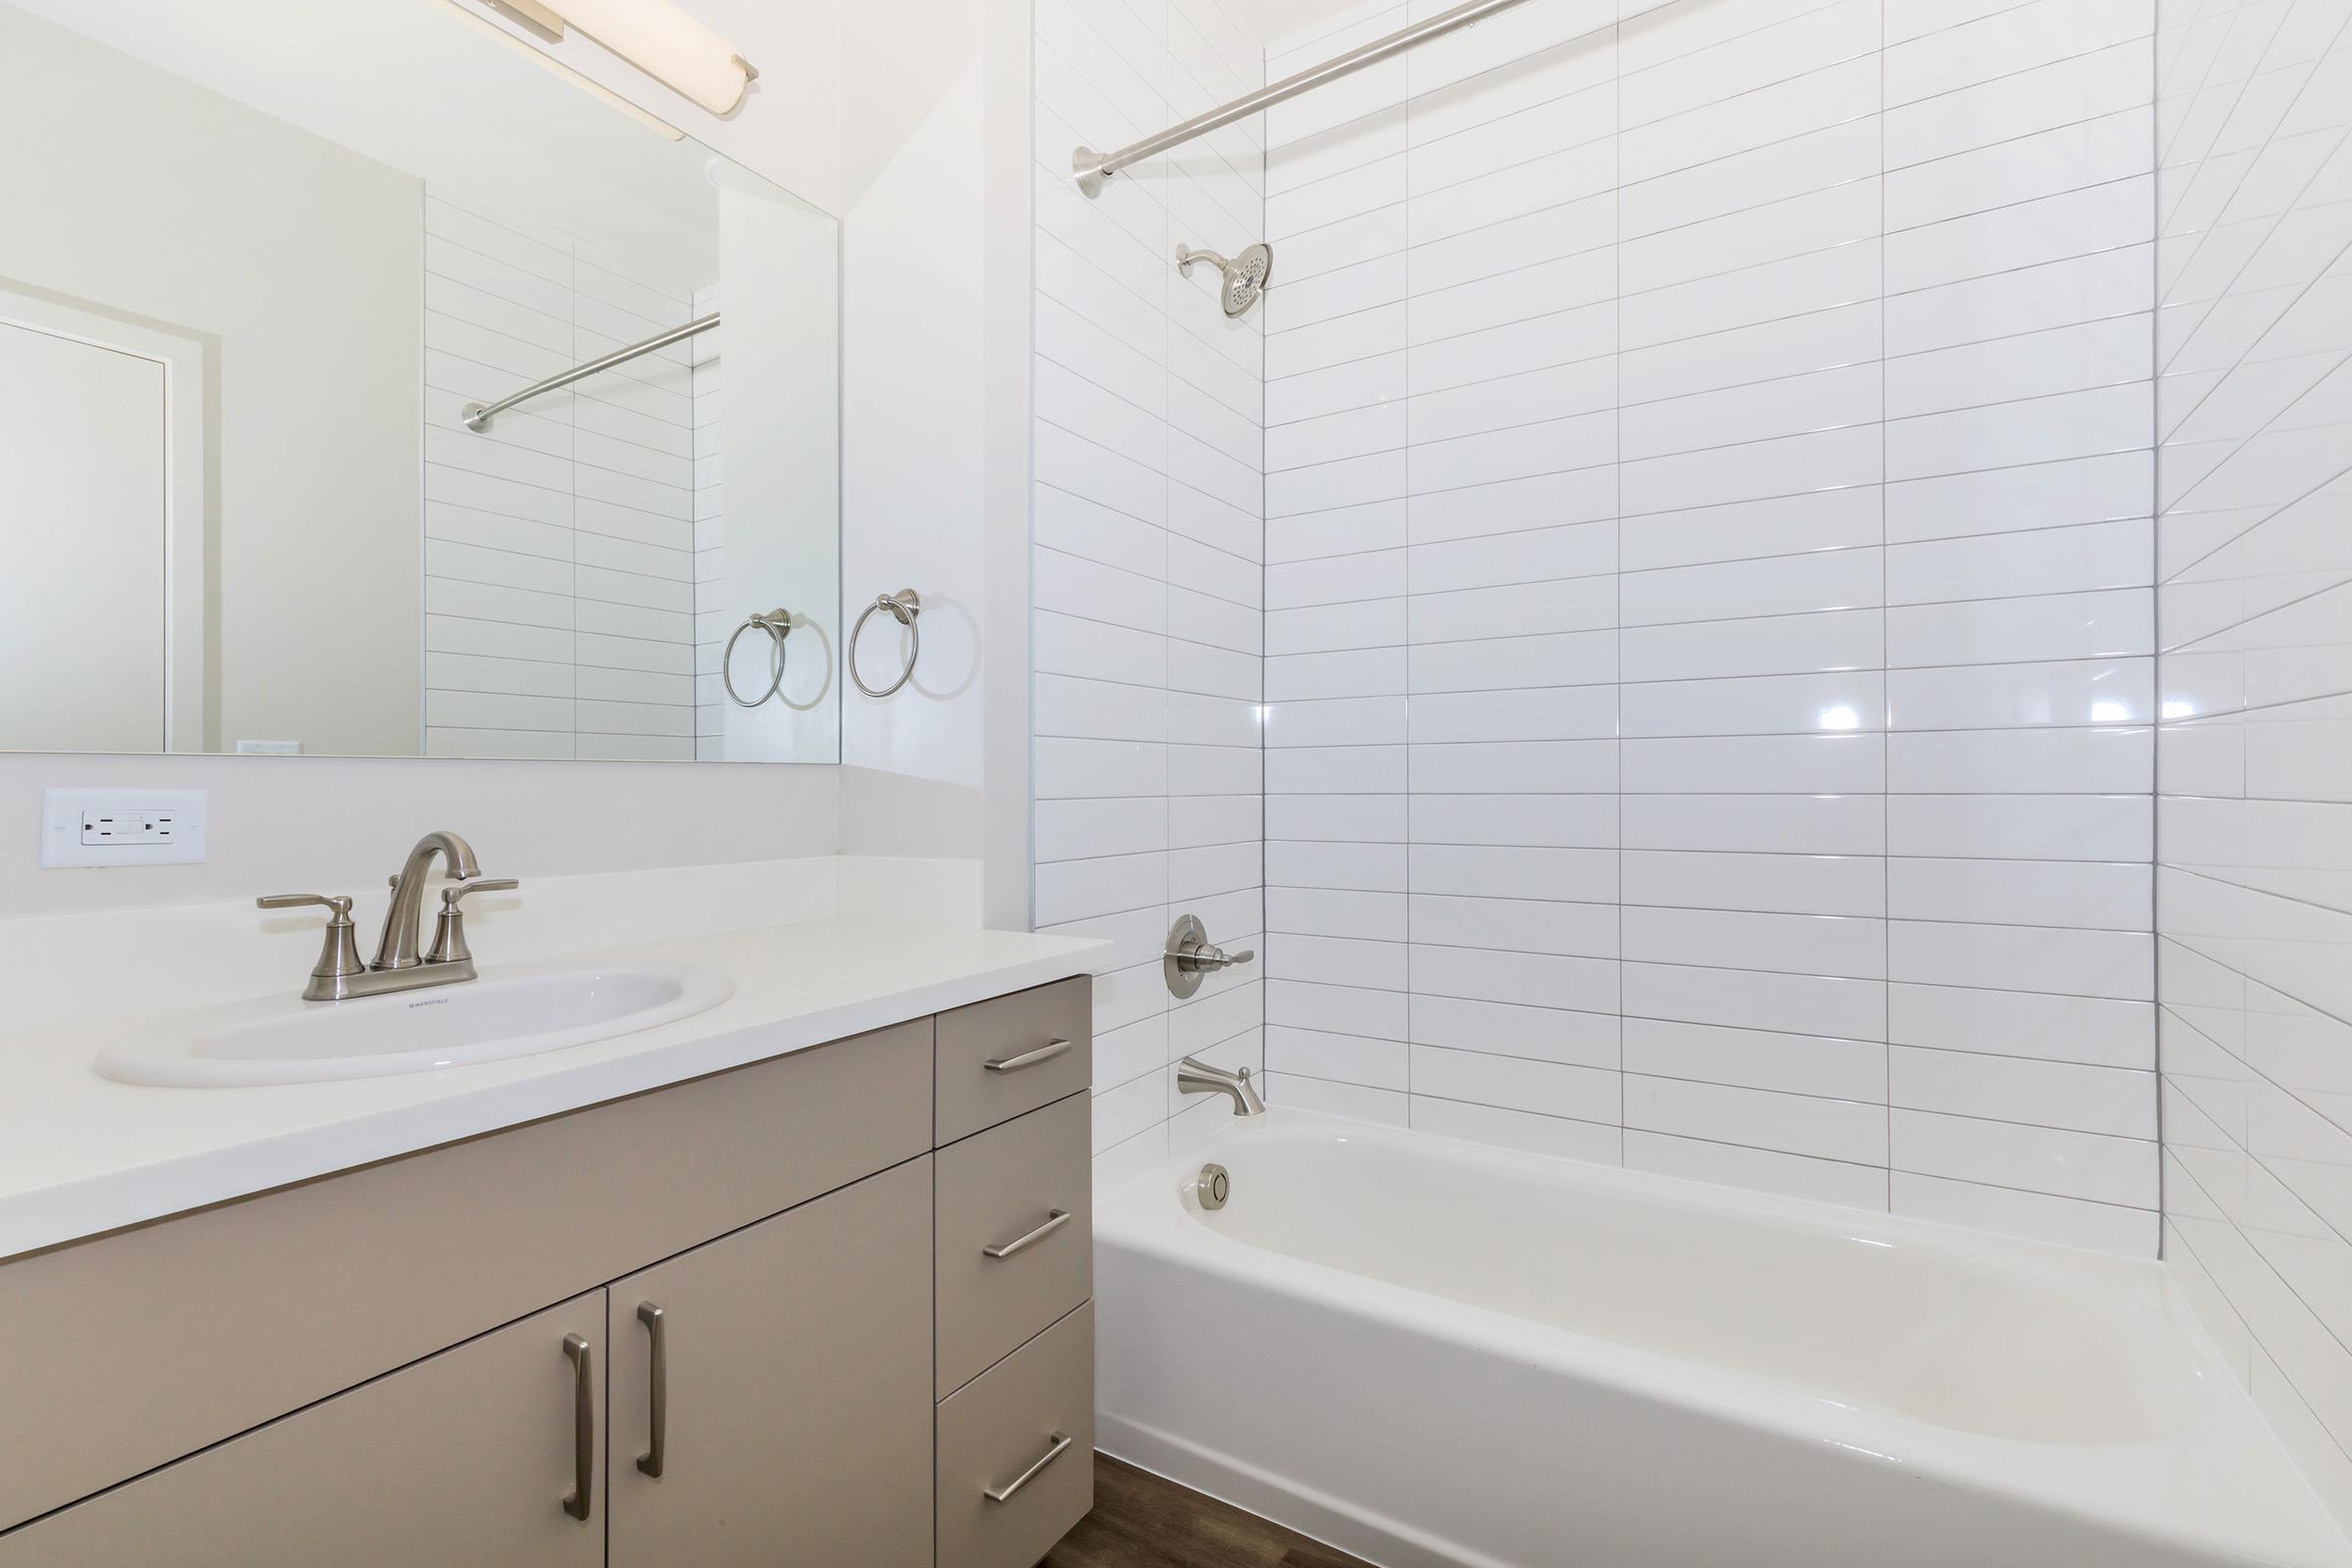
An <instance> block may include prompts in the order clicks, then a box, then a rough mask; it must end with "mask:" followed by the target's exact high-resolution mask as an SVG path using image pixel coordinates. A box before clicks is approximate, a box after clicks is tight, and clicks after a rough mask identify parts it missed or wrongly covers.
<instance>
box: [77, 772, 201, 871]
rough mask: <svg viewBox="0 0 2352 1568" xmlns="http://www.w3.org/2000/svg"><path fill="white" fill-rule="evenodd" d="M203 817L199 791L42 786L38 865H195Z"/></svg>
mask: <svg viewBox="0 0 2352 1568" xmlns="http://www.w3.org/2000/svg"><path fill="white" fill-rule="evenodd" d="M205 816H206V810H205V792H204V791H203V790H44V791H42V792H41V864H42V865H44V866H48V867H53V868H54V867H62V866H77V865H80V866H91V865H95V866H106V865H195V864H199V863H201V862H202V861H203V859H204V838H205Z"/></svg>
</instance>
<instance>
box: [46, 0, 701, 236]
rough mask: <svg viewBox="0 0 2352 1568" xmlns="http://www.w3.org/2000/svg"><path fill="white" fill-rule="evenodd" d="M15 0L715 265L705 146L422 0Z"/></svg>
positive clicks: (214, 82)
mask: <svg viewBox="0 0 2352 1568" xmlns="http://www.w3.org/2000/svg"><path fill="white" fill-rule="evenodd" d="M15 4H16V5H17V6H18V8H19V9H22V10H25V11H29V12H32V13H34V14H35V15H38V16H40V17H43V18H45V19H46V20H48V21H50V22H53V23H56V24H58V25H62V26H66V27H71V28H73V30H74V31H76V32H79V33H82V34H84V35H85V36H87V37H90V38H92V39H95V40H96V41H97V42H99V43H102V44H106V45H108V46H110V47H112V48H115V49H119V50H121V51H123V53H125V54H128V55H131V56H133V57H134V58H136V59H139V60H142V61H145V62H146V63H147V64H149V65H151V66H156V67H159V68H161V69H163V70H165V71H169V72H171V73H173V74H174V75H178V76H183V77H186V78H187V79H188V80H191V81H194V82H198V83H200V84H201V85H203V86H206V87H210V88H212V89H213V90H214V91H216V92H219V93H221V94H223V95H224V96H226V97H229V98H233V99H235V100H237V101H238V102H240V103H243V104H247V105H250V106H252V107H253V108H256V109H259V110H262V111H263V112H264V113H267V114H270V115H272V116H274V117H276V118H277V119H279V120H283V121H285V122H287V123H290V124H294V125H299V126H301V127H302V128H303V129H305V130H308V131H311V132H313V133H314V134H316V135H319V136H323V137H325V138H326V139H327V140H329V141H332V142H335V143H337V144H339V145H341V146H343V147H347V148H349V149H351V150H352V151H354V152H357V153H361V154H363V155H365V156H367V157H368V158H372V159H374V160H376V161H377V162H378V163H383V164H389V165H391V166H392V167H393V168H395V169H399V170H403V171H405V172H409V173H412V174H415V175H417V176H419V177H421V178H422V179H424V180H426V181H427V182H428V183H431V184H434V185H437V186H440V187H443V188H446V189H449V190H451V191H453V192H455V193H459V194H463V195H466V196H468V197H471V198H472V199H474V200H476V201H479V202H483V203H487V204H488V205H490V206H492V207H495V208H499V209H502V210H504V211H506V212H508V213H511V214H513V215H515V216H516V217H519V218H525V219H534V220H537V221H540V222H543V223H548V224H552V225H554V226H555V227H557V228H560V229H562V230H564V231H565V232H567V233H571V234H576V235H578V236H580V237H582V238H584V239H587V240H590V241H592V242H593V243H596V244H598V245H600V246H603V247H605V248H607V249H609V250H612V251H614V252H617V253H618V254H619V255H620V256H623V257H627V258H630V259H632V260H635V261H637V262H639V263H641V264H643V265H647V266H652V267H657V268H659V269H660V270H661V274H660V275H662V276H667V277H678V278H681V279H697V280H701V281H708V280H709V279H711V278H712V277H715V276H716V274H717V237H718V236H717V228H718V222H717V194H716V191H715V189H714V187H713V186H712V185H711V181H710V179H709V178H708V177H707V175H706V172H705V171H706V169H707V167H708V165H709V164H710V162H711V158H712V157H713V156H714V155H713V154H712V153H711V150H710V149H709V148H707V147H704V146H703V145H702V144H700V143H699V142H696V141H694V140H692V139H688V140H686V141H682V142H671V141H664V140H662V138H661V137H659V136H657V135H655V134H653V133H652V132H651V131H649V130H647V129H646V128H644V127H643V126H642V125H639V124H638V123H635V122H633V121H631V120H629V119H628V118H626V117H625V116H623V115H621V114H620V113H618V112H617V111H615V110H613V109H612V108H611V107H609V106H607V105H604V104H601V103H598V102H597V101H596V100H595V99H593V98H591V97H589V96H588V95H587V94H585V93H583V92H581V91H580V90H579V89H578V88H577V87H575V86H573V85H571V84H569V83H566V82H564V81H562V80H560V79H558V78H557V77H555V76H552V75H550V74H549V73H546V72H544V71H541V70H539V69H538V68H536V67H535V66H533V65H532V64H531V63H530V62H529V61H526V60H523V59H520V58H518V57H517V56H515V54H513V53H512V52H511V51H509V50H507V49H505V48H502V47H500V46H499V44H498V43H497V42H496V41H494V40H492V39H489V38H485V37H482V36H480V35H479V34H478V33H477V32H475V31H474V30H473V29H471V28H469V27H466V25H463V24H462V23H460V22H458V21H456V20H455V19H453V18H450V17H448V16H446V15H444V14H442V13H441V12H440V11H439V10H438V8H436V7H434V6H431V5H427V4H425V3H424V0H205V3H203V4H195V5H191V4H189V3H188V0H15ZM5 90H6V82H5V68H4V67H0V91H5ZM682 128H683V127H682Z"/></svg>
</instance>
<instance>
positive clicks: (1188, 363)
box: [1034, 0, 1265, 1185]
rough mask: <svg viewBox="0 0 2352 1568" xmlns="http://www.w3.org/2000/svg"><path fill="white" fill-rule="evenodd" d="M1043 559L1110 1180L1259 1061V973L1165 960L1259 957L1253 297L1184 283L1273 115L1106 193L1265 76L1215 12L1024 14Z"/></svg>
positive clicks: (1246, 229) (1235, 212)
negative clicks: (1186, 936) (1191, 917)
mask: <svg viewBox="0 0 2352 1568" xmlns="http://www.w3.org/2000/svg"><path fill="white" fill-rule="evenodd" d="M1036 25H1037V35H1036V67H1037V141H1036V147H1037V158H1038V169H1037V172H1036V178H1037V297H1036V309H1037V321H1036V362H1035V363H1036V493H1035V519H1034V521H1035V539H1036V544H1035V552H1034V568H1035V584H1036V590H1035V592H1036V598H1035V603H1036V618H1035V623H1034V635H1035V670H1036V675H1035V680H1036V686H1035V730H1036V741H1035V747H1036V751H1035V765H1036V813H1037V815H1036V835H1037V838H1036V845H1037V848H1036V857H1037V865H1036V876H1037V881H1036V890H1035V898H1036V907H1035V918H1036V923H1037V926H1038V928H1039V929H1041V930H1048V931H1060V932H1069V933H1072V934H1082V935H1087V936H1097V937H1104V938H1108V939H1109V940H1111V941H1112V942H1114V943H1116V944H1117V948H1118V952H1117V956H1116V958H1115V960H1114V961H1115V967H1114V968H1113V969H1112V971H1111V972H1110V973H1108V974H1106V975H1104V976H1103V977H1102V978H1101V979H1099V980H1098V981H1097V982H1096V990H1095V1027H1096V1040H1095V1148H1096V1170H1097V1174H1098V1179H1099V1180H1100V1181H1101V1182H1103V1184H1105V1185H1108V1184H1111V1183H1114V1182H1116V1181H1118V1180H1119V1179H1121V1178H1123V1177H1124V1176H1126V1175H1129V1174H1132V1173H1133V1172H1135V1171H1137V1170H1139V1169H1141V1168H1142V1167H1143V1166H1144V1165H1146V1164H1148V1163H1150V1162H1152V1161H1153V1160H1156V1159H1158V1158H1160V1157H1162V1156H1164V1155H1165V1154H1166V1153H1167V1152H1168V1151H1169V1149H1170V1147H1171V1140H1181V1139H1182V1138H1184V1137H1185V1136H1188V1135H1193V1134H1197V1133H1198V1132H1200V1131H1202V1130H1206V1129H1209V1128H1213V1127H1214V1126H1216V1125H1217V1123H1216V1121H1215V1120H1213V1119H1212V1118H1214V1117H1221V1116H1223V1115H1225V1114H1226V1111H1225V1110H1224V1108H1223V1106H1224V1102H1222V1101H1214V1102H1211V1101H1208V1100H1201V1099H1192V1100H1186V1099H1185V1098H1184V1097H1180V1096H1179V1095H1178V1094H1177V1092H1176V1087H1175V1074H1174V1070H1173V1064H1174V1063H1175V1062H1176V1061H1177V1060H1178V1059H1179V1058H1180V1057H1182V1056H1184V1055H1186V1054H1197V1055H1200V1056H1202V1057H1204V1058H1206V1059H1207V1060H1210V1061H1213V1062H1216V1063H1219V1064H1220V1065H1224V1066H1228V1067H1236V1066H1250V1067H1253V1068H1254V1067H1259V1066H1262V1064H1263V1055H1264V1052H1263V1045H1262V1041H1261V1028H1260V1025H1261V1013H1262V1009H1261V997H1262V994H1263V991H1264V986H1263V984H1262V982H1261V981H1260V979H1259V975H1258V970H1257V968H1256V967H1254V966H1251V967H1247V968H1241V969H1235V970H1230V971H1228V972H1226V973H1224V974H1222V975H1219V976H1215V977H1212V978H1210V979H1209V980H1208V981H1207V982H1206V983H1205V984H1204V985H1203V986H1202V987H1201V991H1200V992H1199V993H1198V994H1197V995H1196V996H1194V997H1193V998H1191V999H1190V1000H1189V1001H1185V1002H1177V1001H1176V1000H1174V999H1173V998H1171V997H1170V996H1169V994H1168V991H1167V987H1166V985H1165V984H1164V982H1163V980H1162V978H1161V974H1160V963H1159V954H1160V951H1161V949H1162V948H1163V947H1164V945H1165V942H1166V936H1167V930H1168V927H1169V925H1170V924H1171V923H1172V922H1173V921H1174V920H1175V919H1176V918H1177V917H1178V916H1179V915H1180V914H1182V913H1184V912H1186V911H1188V910H1189V911H1191V912H1193V913H1195V914H1198V915H1199V916H1200V917H1201V919H1202V920H1203V921H1204V922H1206V924H1207V926H1208V929H1209V932H1210V933H1211V935H1212V936H1213V937H1214V938H1215V939H1216V940H1218V941H1219V942H1222V943H1224V944H1225V945H1227V946H1228V947H1234V948H1240V947H1250V948H1254V947H1258V946H1260V945H1261V938H1260V925H1261V923H1262V916H1263V909H1264V898H1263V880H1262V871H1261V859H1262V851H1263V843H1262V839H1263V832H1262V827H1261V815H1262V809H1263V789H1264V784H1263V772H1262V768H1261V763H1260V759H1261V751H1260V744H1259V729H1260V704H1261V702H1262V700H1263V693H1262V684H1261V683H1262V666H1263V661H1262V654H1263V636H1264V628H1263V622H1262V618H1261V612H1262V608H1263V598H1262V574H1263V558H1264V531H1265V530H1264V521H1263V516H1264V514H1263V510H1262V496H1263V488H1264V463H1263V458H1262V454H1261V448H1262V428H1263V377H1264V339H1263V336H1262V330H1261V322H1262V317H1263V314H1264V313H1263V308H1262V307H1261V308H1260V310H1258V311H1256V312H1253V313H1252V314H1251V315H1250V316H1248V317H1245V318H1242V319H1238V320H1235V319H1227V318H1226V317H1225V316H1224V315H1223V314H1222V312H1221V311H1220V310H1219V309H1218V304H1217V279H1216V277H1215V276H1214V274H1213V271H1212V270H1208V269H1205V268H1196V269H1195V270H1194V271H1193V273H1192V275H1191V276H1190V277H1179V276H1178V275H1177V273H1176V270H1175V251H1176V247H1177V246H1178V245H1179V244H1189V245H1192V246H1195V247H1199V248H1204V249H1208V250H1212V251H1216V252H1219V253H1221V254H1224V255H1231V254H1233V252H1234V251H1236V250H1238V249H1239V248H1241V247H1242V246H1244V245H1247V244H1249V243H1250V242H1252V241H1255V240H1256V239H1258V238H1259V237H1260V235H1261V228H1262V224H1263V222H1264V213H1265V202H1264V177H1265V154H1264V127H1263V125H1262V124H1261V123H1258V122H1256V121H1246V122H1242V123H1236V124H1234V125H1231V126H1228V127H1226V128H1225V129H1223V130H1221V131H1218V132H1216V133H1215V134H1213V135H1210V136H1206V137H1203V138H1201V140H1199V141H1196V142H1193V143H1191V144H1190V145H1189V146H1186V147H1184V148H1181V149H1179V150H1178V151H1176V152H1174V153H1171V154H1169V155H1168V156H1166V157H1164V158H1157V159H1152V160H1151V161H1149V162H1147V163H1144V164H1141V165H1138V166H1137V167H1136V168H1135V169H1133V170H1131V171H1129V172H1125V173H1122V174H1120V175H1118V176H1117V177H1116V178H1114V179H1112V180H1111V181H1110V182H1109V185H1108V186H1107V188H1105V190H1104V191H1103V195H1102V198H1101V199H1100V200H1099V201H1088V200H1087V199H1086V198H1084V197H1082V196H1080V195H1079V194H1078V192H1077V190H1076V189H1075V187H1074V186H1073V185H1072V183H1071V180H1070V162H1069V159H1070V151H1071V149H1072V148H1074V147H1076V146H1077V145H1079V144H1080V143H1085V144H1087V145H1089V146H1092V147H1096V148H1098V149H1102V150H1105V151H1107V150H1109V149H1112V148H1116V147H1121V146H1124V145H1126V144H1127V143H1129V142H1132V141H1136V140H1138V139H1140V138H1142V137H1144V136H1148V135H1151V134H1152V133H1153V132H1155V131H1157V130H1159V129H1161V128H1163V127H1164V126H1166V125H1168V124H1171V123H1174V122H1176V121H1179V120H1182V119H1185V118H1186V117H1187V116H1190V115H1195V114H1199V113H1201V111H1203V110H1206V109H1209V108H1212V107H1214V106H1215V105H1217V104H1220V103H1222V102H1224V101H1226V100H1227V99H1230V98H1233V97H1237V96H1239V95H1241V94H1243V93H1246V92H1249V91H1250V90H1252V89H1253V88H1255V87H1257V86H1258V85H1260V83H1261V81H1262V79H1263V78H1262V76H1261V74H1260V73H1261V72H1262V70H1263V66H1264V61H1263V56H1262V54H1261V53H1260V51H1259V50H1258V48H1257V46H1256V45H1255V44H1254V43H1252V42H1251V41H1250V39H1249V37H1248V35H1247V34H1246V33H1245V32H1244V31H1243V30H1242V29H1241V28H1239V27H1237V26H1236V25H1234V24H1233V22H1232V21H1231V19H1230V18H1229V17H1228V16H1227V15H1226V14H1225V13H1224V12H1223V11H1222V10H1221V9H1220V8H1219V6H1218V4H1217V3H1216V0H1040V3H1039V5H1038V7H1037V24H1036Z"/></svg>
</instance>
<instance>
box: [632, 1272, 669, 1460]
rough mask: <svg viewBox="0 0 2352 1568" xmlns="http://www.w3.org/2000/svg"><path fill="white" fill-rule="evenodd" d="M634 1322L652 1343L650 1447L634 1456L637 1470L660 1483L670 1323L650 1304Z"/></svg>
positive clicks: (639, 1305) (639, 1308)
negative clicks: (651, 1425) (650, 1336)
mask: <svg viewBox="0 0 2352 1568" xmlns="http://www.w3.org/2000/svg"><path fill="white" fill-rule="evenodd" d="M637 1321H638V1322H640V1323H642V1324H644V1325H645V1332H646V1333H648V1334H650V1335H652V1336H653V1341H654V1374H653V1427H652V1434H653V1435H652V1440H651V1446H649V1447H647V1449H646V1450H645V1452H643V1453H641V1454H639V1455H638V1456H637V1468H638V1469H640V1470H642V1471H644V1472H645V1473H646V1474H647V1475H649V1476H652V1477H653V1478H654V1479H655V1480H656V1481H659V1480H661V1479H662V1455H664V1454H666V1453H667V1452H668V1451H669V1335H668V1333H667V1332H666V1330H667V1325H668V1321H669V1320H668V1319H667V1318H665V1317H663V1316H662V1309H661V1308H660V1307H658V1306H656V1305H655V1304H654V1303H653V1302H651V1301H639V1302H638V1303H637Z"/></svg>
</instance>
